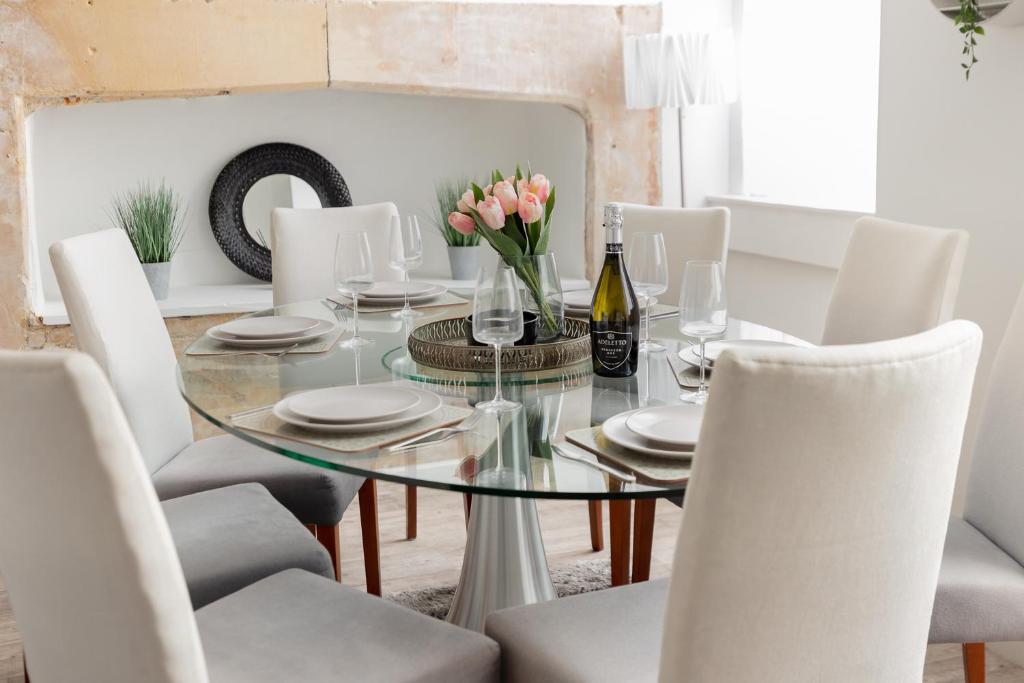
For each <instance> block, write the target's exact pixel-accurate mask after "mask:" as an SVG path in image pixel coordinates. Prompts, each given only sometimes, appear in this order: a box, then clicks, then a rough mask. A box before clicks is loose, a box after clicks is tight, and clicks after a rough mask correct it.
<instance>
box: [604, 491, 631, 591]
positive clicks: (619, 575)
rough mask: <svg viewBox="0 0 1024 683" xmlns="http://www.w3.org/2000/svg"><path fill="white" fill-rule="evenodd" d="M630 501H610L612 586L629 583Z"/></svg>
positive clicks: (609, 529) (609, 527) (609, 531)
mask: <svg viewBox="0 0 1024 683" xmlns="http://www.w3.org/2000/svg"><path fill="white" fill-rule="evenodd" d="M630 512H631V510H630V502H629V501H628V500H610V501H608V537H609V542H610V545H611V555H612V585H613V586H624V585H626V584H627V583H629V531H630V529H629V526H630V525H629V519H630Z"/></svg>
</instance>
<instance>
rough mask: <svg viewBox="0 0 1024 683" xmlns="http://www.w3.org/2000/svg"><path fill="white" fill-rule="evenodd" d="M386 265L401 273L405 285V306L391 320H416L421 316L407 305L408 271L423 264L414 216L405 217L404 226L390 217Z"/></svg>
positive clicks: (418, 228) (421, 248) (421, 241)
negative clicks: (389, 240) (389, 241)
mask: <svg viewBox="0 0 1024 683" xmlns="http://www.w3.org/2000/svg"><path fill="white" fill-rule="evenodd" d="M388 257H389V258H388V263H389V264H390V265H391V267H392V268H393V269H394V270H397V271H399V272H400V273H402V281H403V282H404V283H405V306H404V307H403V308H402V310H400V311H395V312H394V313H392V314H391V317H392V318H418V317H419V316H421V315H423V314H422V313H421V312H419V311H414V310H413V309H412V306H410V305H409V271H411V270H416V269H417V268H419V267H420V265H421V264H422V263H423V238H422V237H421V236H420V222H419V219H418V218H417V217H416V216H406V217H405V225H404V226H403V225H402V221H401V220H400V219H399V218H398V216H392V217H391V248H390V252H389V254H388Z"/></svg>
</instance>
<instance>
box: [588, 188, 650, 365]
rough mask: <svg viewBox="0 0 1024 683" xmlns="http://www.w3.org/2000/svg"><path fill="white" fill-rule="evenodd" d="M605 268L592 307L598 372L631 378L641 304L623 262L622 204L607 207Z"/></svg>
mask: <svg viewBox="0 0 1024 683" xmlns="http://www.w3.org/2000/svg"><path fill="white" fill-rule="evenodd" d="M604 227H605V245H606V246H605V252H604V266H602V268H601V276H600V278H598V280H597V287H596V288H595V289H594V300H593V301H592V302H591V304H590V350H591V353H592V354H593V357H594V373H595V374H597V375H601V376H602V377H631V376H632V375H633V373H635V372H636V366H637V362H638V353H639V344H640V305H639V304H638V303H637V300H636V293H635V292H633V284H632V283H631V282H630V281H629V273H627V272H626V264H625V263H624V262H623V260H622V205H621V204H606V205H605V207H604Z"/></svg>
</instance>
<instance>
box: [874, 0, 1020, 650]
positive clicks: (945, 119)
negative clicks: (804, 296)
mask: <svg viewBox="0 0 1024 683" xmlns="http://www.w3.org/2000/svg"><path fill="white" fill-rule="evenodd" d="M1016 2H1017V4H1020V3H1021V0H1016ZM986 31H987V34H988V35H986V36H984V37H982V38H980V40H979V43H980V44H979V46H978V53H977V54H978V58H979V60H980V62H979V63H978V64H977V65H976V66H975V68H974V70H973V71H972V73H971V80H970V81H969V82H965V81H964V77H963V74H962V72H961V69H960V65H959V64H960V46H961V37H960V34H959V33H958V32H957V31H956V30H955V29H954V28H953V26H952V24H951V23H950V21H949V20H948V19H945V18H944V17H942V16H941V15H940V14H939V13H938V12H936V11H935V10H934V9H933V7H932V3H931V1H930V0H913V1H911V0H886V1H885V2H883V3H882V60H881V82H880V97H879V116H878V213H879V215H881V216H884V217H886V218H894V219H899V220H907V221H914V222H920V223H925V224H930V225H938V226H943V227H950V228H963V229H965V230H968V231H969V232H970V234H971V242H970V250H969V252H968V255H967V262H966V264H965V269H964V277H963V283H962V286H961V288H960V298H959V303H958V306H957V315H958V316H959V317H962V318H968V319H970V320H974V321H976V322H977V323H979V324H980V325H981V326H982V328H983V329H984V331H985V349H984V352H983V356H982V366H981V370H980V373H979V377H978V381H977V382H976V384H975V398H976V399H977V397H978V396H979V395H981V393H982V392H984V390H985V387H986V386H987V376H988V368H989V365H990V363H991V360H992V355H993V353H994V352H995V349H996V347H997V346H998V344H999V341H1000V339H1001V337H1002V335H1003V331H1004V330H1005V327H1006V321H1007V318H1008V316H1009V313H1010V309H1011V307H1012V305H1013V302H1014V300H1015V299H1016V297H1017V293H1018V291H1019V289H1020V287H1021V285H1022V283H1024V268H1022V267H1021V258H1022V254H1024V208H1022V203H1021V197H1022V191H1024V162H1022V160H1024V66H1022V65H1024V27H1014V28H1004V27H1000V26H988V27H987V28H986ZM979 404H980V401H978V400H975V401H974V408H975V411H974V413H975V414H974V415H973V419H972V422H971V425H970V426H969V431H973V430H972V427H973V424H974V420H976V418H977V408H978V407H979ZM972 442H973V439H972V436H971V434H970V433H969V435H968V439H967V443H968V444H970V443H972ZM968 469H969V449H967V450H966V452H965V458H964V460H963V461H962V462H961V484H962V482H963V478H964V474H965V472H966V471H967V470H968ZM961 490H962V486H961ZM1000 651H1001V652H1003V653H1004V654H1009V655H1010V656H1011V657H1012V658H1014V659H1015V660H1017V661H1018V662H1022V663H1024V645H1021V644H1016V645H1010V646H1003V648H1001V650H1000Z"/></svg>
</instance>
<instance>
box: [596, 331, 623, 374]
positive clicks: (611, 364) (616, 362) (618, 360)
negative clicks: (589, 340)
mask: <svg viewBox="0 0 1024 683" xmlns="http://www.w3.org/2000/svg"><path fill="white" fill-rule="evenodd" d="M593 347H594V357H595V358H596V359H597V362H598V363H600V364H601V365H602V366H603V367H605V368H607V369H608V370H617V369H618V368H619V367H621V366H622V364H623V363H626V362H627V361H628V360H629V356H630V351H631V350H632V348H633V332H632V331H627V332H616V331H613V330H605V331H601V332H594V334H593Z"/></svg>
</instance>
